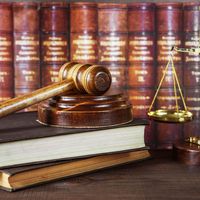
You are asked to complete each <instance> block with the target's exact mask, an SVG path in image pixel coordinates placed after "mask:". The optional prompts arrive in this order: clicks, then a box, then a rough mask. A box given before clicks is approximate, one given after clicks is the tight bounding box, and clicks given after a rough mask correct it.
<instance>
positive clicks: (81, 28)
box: [70, 2, 98, 64]
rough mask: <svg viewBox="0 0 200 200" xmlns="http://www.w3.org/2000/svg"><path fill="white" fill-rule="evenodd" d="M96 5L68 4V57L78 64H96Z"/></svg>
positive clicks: (85, 3) (88, 3)
mask: <svg viewBox="0 0 200 200" xmlns="http://www.w3.org/2000/svg"><path fill="white" fill-rule="evenodd" d="M97 16H98V14H97V4H96V3H90V2H76V3H71V4H70V57H71V61H75V62H79V63H90V64H96V63H98V38H97V36H98V35H97V34H98V26H97V25H98V20H97Z"/></svg>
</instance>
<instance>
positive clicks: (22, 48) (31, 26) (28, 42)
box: [13, 2, 40, 111]
mask: <svg viewBox="0 0 200 200" xmlns="http://www.w3.org/2000/svg"><path fill="white" fill-rule="evenodd" d="M38 11H39V8H38V4H37V3H32V2H16V3H13V19H14V69H15V96H19V95H21V94H23V93H24V92H26V90H28V91H34V90H36V89H38V88H39V87H40V56H39V52H40V49H39V13H38ZM35 109H36V106H31V107H29V108H27V109H25V111H32V110H35Z"/></svg>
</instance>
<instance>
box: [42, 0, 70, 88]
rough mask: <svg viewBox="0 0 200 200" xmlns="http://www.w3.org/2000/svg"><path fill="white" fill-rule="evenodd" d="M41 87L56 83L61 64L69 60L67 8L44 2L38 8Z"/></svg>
mask: <svg viewBox="0 0 200 200" xmlns="http://www.w3.org/2000/svg"><path fill="white" fill-rule="evenodd" d="M40 34H41V73H42V86H46V85H49V84H52V83H55V82H57V81H58V72H59V69H60V67H61V66H62V64H64V63H65V62H67V61H68V59H69V41H68V38H69V6H68V4H67V3H64V2H44V3H41V8H40Z"/></svg>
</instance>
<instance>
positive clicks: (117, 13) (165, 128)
mask: <svg viewBox="0 0 200 200" xmlns="http://www.w3.org/2000/svg"><path fill="white" fill-rule="evenodd" d="M199 8H200V3H198V2H194V3H177V2H176V3H130V4H116V3H89V2H76V3H70V4H69V3H66V2H54V3H52V2H45V3H40V4H39V3H35V2H17V3H0V15H1V16H2V17H1V19H0V44H1V45H0V69H1V71H0V99H1V100H2V101H3V100H6V99H8V98H11V97H13V96H14V95H15V96H19V95H22V94H25V93H27V92H31V91H33V90H35V89H37V88H39V87H41V86H45V85H49V84H51V83H53V82H56V81H58V71H59V68H60V66H61V65H62V64H63V63H65V62H66V61H68V60H71V61H76V62H80V63H91V64H93V63H95V64H101V65H105V66H107V67H108V69H109V70H110V71H111V74H112V77H113V83H112V87H111V89H110V91H109V93H119V92H124V93H126V94H127V95H128V96H129V99H130V101H131V102H132V105H133V107H132V108H133V114H134V117H135V118H146V117H147V115H146V113H147V111H148V108H149V106H150V103H151V101H152V98H153V95H154V93H155V90H156V86H157V85H158V83H159V80H160V78H161V76H162V74H163V69H164V67H165V66H166V64H167V61H168V55H169V52H170V50H171V48H172V46H177V47H186V48H190V47H195V46H198V40H199V31H200V26H199V24H200V19H199V17H198V16H199V15H200V9H199ZM199 62H200V57H199V55H193V54H187V53H185V54H182V53H175V54H174V64H175V67H176V70H177V72H178V76H179V79H180V82H181V87H182V88H183V90H184V91H183V92H184V95H185V98H186V104H187V105H188V108H189V110H190V111H192V112H193V113H194V118H195V120H194V121H193V122H190V123H187V124H185V125H175V124H164V123H153V122H152V123H151V128H150V129H149V132H148V134H147V139H148V140H147V142H148V144H149V145H150V146H151V147H156V148H171V147H172V143H173V142H174V141H176V140H181V139H183V138H184V137H188V136H190V135H199V130H200V127H199V126H200V125H199V114H200V106H199V104H200V101H199V99H200V98H199V95H200V88H199V80H200V70H199ZM171 75H172V71H170V70H169V71H168V72H167V76H166V79H165V80H164V82H163V85H162V88H161V90H160V92H159V94H158V98H157V101H156V105H155V109H158V108H162V109H174V107H175V97H174V91H173V84H174V82H173V78H172V76H171ZM178 101H180V98H178ZM180 106H182V105H181V103H180Z"/></svg>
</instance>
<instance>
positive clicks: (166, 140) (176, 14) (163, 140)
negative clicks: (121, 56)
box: [155, 2, 183, 149]
mask: <svg viewBox="0 0 200 200" xmlns="http://www.w3.org/2000/svg"><path fill="white" fill-rule="evenodd" d="M182 17H183V12H182V3H179V2H171V3H170V2H169V3H157V4H156V31H157V36H156V37H157V45H156V46H157V51H156V53H157V55H156V56H157V59H156V61H157V67H156V69H157V70H156V77H157V85H158V84H159V82H160V80H161V77H162V75H163V73H164V68H165V67H166V65H167V62H168V59H169V55H170V51H171V49H172V47H173V46H176V47H182V28H183V20H182ZM173 61H174V65H175V69H176V71H177V74H178V77H180V79H181V77H182V75H183V74H182V73H183V71H182V64H183V63H182V54H181V53H178V52H175V53H174V55H173ZM180 83H181V86H182V80H180ZM177 101H178V102H180V97H178V99H177ZM179 105H180V106H181V104H179ZM175 108H176V101H175V95H174V80H173V76H172V68H171V67H169V70H168V71H167V73H166V76H165V79H164V81H163V84H162V87H161V89H160V91H159V93H158V96H157V101H156V109H167V110H174V109H175ZM155 129H156V138H157V139H156V140H157V141H156V143H157V148H158V149H170V148H172V144H173V142H175V141H178V140H181V139H182V125H181V124H168V123H167V124H166V123H160V122H156V123H155Z"/></svg>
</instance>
